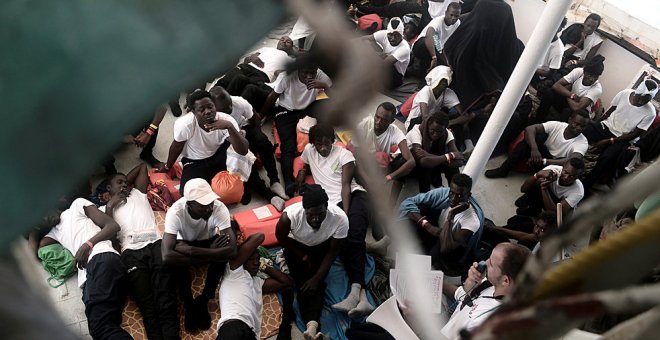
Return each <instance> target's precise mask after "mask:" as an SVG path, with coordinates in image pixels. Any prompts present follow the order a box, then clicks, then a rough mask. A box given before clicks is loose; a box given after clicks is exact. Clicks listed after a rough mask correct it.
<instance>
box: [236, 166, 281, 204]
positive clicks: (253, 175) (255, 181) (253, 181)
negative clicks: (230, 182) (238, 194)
mask: <svg viewBox="0 0 660 340" xmlns="http://www.w3.org/2000/svg"><path fill="white" fill-rule="evenodd" d="M243 189H244V192H245V191H247V190H248V189H249V190H251V191H252V192H253V193H255V194H257V195H259V196H261V197H263V198H265V199H266V200H268V201H270V199H271V198H273V197H275V194H274V193H273V192H272V191H271V190H270V188H269V187H268V186H266V182H264V180H263V179H261V177H260V176H259V172H258V171H257V170H256V169H254V168H252V172H250V177H248V180H247V182H245V183H244V185H243ZM249 195H250V194H249V193H248V197H251V196H249ZM243 197H245V194H243Z"/></svg>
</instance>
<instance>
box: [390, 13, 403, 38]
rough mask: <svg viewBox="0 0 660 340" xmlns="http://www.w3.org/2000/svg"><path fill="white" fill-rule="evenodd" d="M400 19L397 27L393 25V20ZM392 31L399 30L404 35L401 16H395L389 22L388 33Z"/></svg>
mask: <svg viewBox="0 0 660 340" xmlns="http://www.w3.org/2000/svg"><path fill="white" fill-rule="evenodd" d="M396 20H398V21H399V25H398V26H397V27H396V28H393V27H392V22H393V21H396ZM392 32H399V34H401V35H403V20H401V18H399V17H394V18H391V19H390V22H389V23H388V24H387V33H392Z"/></svg>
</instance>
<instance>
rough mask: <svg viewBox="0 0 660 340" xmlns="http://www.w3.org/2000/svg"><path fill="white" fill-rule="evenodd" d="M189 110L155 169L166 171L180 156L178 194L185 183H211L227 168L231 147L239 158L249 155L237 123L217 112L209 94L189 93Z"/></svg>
mask: <svg viewBox="0 0 660 340" xmlns="http://www.w3.org/2000/svg"><path fill="white" fill-rule="evenodd" d="M188 107H189V108H190V109H191V110H192V111H193V112H192V114H186V115H183V116H181V117H179V118H178V119H177V120H176V121H175V122H174V139H173V140H172V144H171V145H170V150H169V153H168V156H167V163H166V164H162V165H161V166H159V167H158V171H159V172H167V171H169V169H171V168H172V166H173V165H174V162H176V161H177V159H178V158H179V155H181V156H182V158H181V163H182V164H183V172H182V174H181V183H180V186H179V191H180V192H181V194H183V192H184V189H185V186H186V182H188V180H190V179H192V178H203V179H204V180H206V181H207V182H210V181H211V179H212V178H213V176H215V175H216V174H217V173H218V172H220V171H223V170H226V169H227V148H229V145H230V144H231V145H232V146H233V147H234V150H235V151H236V152H237V153H239V154H241V155H245V154H247V152H248V142H247V140H246V139H245V137H243V135H241V133H240V132H239V130H240V128H239V126H238V124H237V123H236V121H235V120H234V118H232V117H231V116H230V115H228V114H226V113H222V112H217V110H216V107H215V104H213V97H212V96H211V94H210V93H208V92H206V91H201V90H198V91H195V92H193V93H191V94H190V95H189V96H188Z"/></svg>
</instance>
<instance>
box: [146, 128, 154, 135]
mask: <svg viewBox="0 0 660 340" xmlns="http://www.w3.org/2000/svg"><path fill="white" fill-rule="evenodd" d="M145 132H146V133H147V134H148V135H149V136H153V135H154V130H152V129H151V127H149V128H148V129H147V130H146V131H145Z"/></svg>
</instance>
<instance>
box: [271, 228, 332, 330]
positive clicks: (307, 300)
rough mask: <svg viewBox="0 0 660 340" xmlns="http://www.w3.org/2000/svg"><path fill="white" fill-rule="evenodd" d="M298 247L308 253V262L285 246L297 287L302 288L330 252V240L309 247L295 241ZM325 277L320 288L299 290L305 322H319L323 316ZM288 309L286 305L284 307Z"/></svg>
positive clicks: (286, 258) (301, 311)
mask: <svg viewBox="0 0 660 340" xmlns="http://www.w3.org/2000/svg"><path fill="white" fill-rule="evenodd" d="M293 242H294V243H295V244H296V248H298V249H301V250H302V251H303V253H304V254H305V255H307V262H305V261H303V259H302V258H301V257H298V256H297V255H296V254H294V253H293V252H292V251H290V250H288V249H286V248H284V259H285V260H286V264H287V265H288V266H289V271H290V272H291V277H292V278H293V282H294V283H295V284H296V287H298V289H300V287H302V286H303V285H304V284H305V282H307V280H309V279H310V278H311V277H312V276H314V275H315V274H316V271H317V270H318V268H319V266H321V262H322V261H323V258H324V257H325V254H326V253H327V252H328V248H329V246H330V241H325V242H323V243H321V244H318V245H315V246H312V247H309V246H306V245H304V244H302V243H300V242H297V241H295V240H294V241H293ZM325 288H326V284H325V277H324V278H322V279H321V282H319V288H318V289H317V290H315V291H307V292H303V291H298V299H297V300H298V307H299V310H300V317H301V318H302V320H303V322H304V323H305V324H307V323H308V322H309V321H312V320H313V321H316V322H319V320H320V318H321V310H322V309H323V297H324V295H325ZM282 308H283V309H286V308H287V307H286V306H283V307H282Z"/></svg>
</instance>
